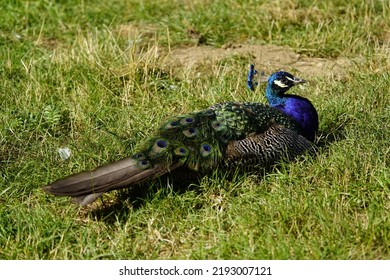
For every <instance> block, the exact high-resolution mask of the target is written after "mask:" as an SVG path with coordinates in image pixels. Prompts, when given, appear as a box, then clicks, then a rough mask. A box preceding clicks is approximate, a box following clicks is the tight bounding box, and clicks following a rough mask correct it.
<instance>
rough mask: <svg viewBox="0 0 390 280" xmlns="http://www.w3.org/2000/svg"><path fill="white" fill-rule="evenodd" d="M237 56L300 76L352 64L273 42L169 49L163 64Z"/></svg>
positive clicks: (333, 73) (340, 72)
mask: <svg viewBox="0 0 390 280" xmlns="http://www.w3.org/2000/svg"><path fill="white" fill-rule="evenodd" d="M237 56H238V57H241V58H244V59H245V60H248V62H249V63H254V64H255V65H256V68H257V69H258V70H264V71H265V72H266V73H271V72H274V71H276V70H285V71H290V72H293V73H294V74H296V75H301V76H302V77H306V78H311V77H327V78H336V79H340V78H342V77H344V76H345V75H346V74H347V72H348V68H349V67H351V66H352V63H351V62H350V61H349V60H348V59H343V58H337V59H325V58H313V57H305V56H302V55H300V54H297V53H295V52H293V51H292V50H291V49H289V48H287V47H278V46H273V45H248V44H239V45H226V46H223V47H222V48H215V47H212V46H206V45H200V46H192V47H184V48H177V49H173V50H171V52H170V54H169V55H168V56H167V59H166V63H167V64H168V65H171V66H176V67H190V68H192V67H196V66H198V65H200V64H203V65H204V64H215V63H218V62H219V61H221V60H224V59H228V58H231V57H237Z"/></svg>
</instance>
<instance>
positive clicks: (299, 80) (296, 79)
mask: <svg viewBox="0 0 390 280" xmlns="http://www.w3.org/2000/svg"><path fill="white" fill-rule="evenodd" d="M293 83H294V85H298V84H303V83H306V80H304V79H301V78H298V77H294V80H293Z"/></svg>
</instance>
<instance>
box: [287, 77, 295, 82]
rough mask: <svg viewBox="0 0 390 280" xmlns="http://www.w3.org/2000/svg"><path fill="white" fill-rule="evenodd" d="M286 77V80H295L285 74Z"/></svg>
mask: <svg viewBox="0 0 390 280" xmlns="http://www.w3.org/2000/svg"><path fill="white" fill-rule="evenodd" d="M286 79H287V80H290V81H291V82H295V80H294V79H291V78H290V77H289V76H286Z"/></svg>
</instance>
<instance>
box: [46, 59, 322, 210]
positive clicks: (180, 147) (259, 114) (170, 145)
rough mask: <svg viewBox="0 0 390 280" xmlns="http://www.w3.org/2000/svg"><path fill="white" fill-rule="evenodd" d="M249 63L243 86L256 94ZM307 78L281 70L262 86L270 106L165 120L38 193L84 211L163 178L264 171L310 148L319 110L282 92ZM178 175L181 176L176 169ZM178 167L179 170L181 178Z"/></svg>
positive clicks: (233, 106) (244, 105)
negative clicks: (105, 160) (111, 155)
mask: <svg viewBox="0 0 390 280" xmlns="http://www.w3.org/2000/svg"><path fill="white" fill-rule="evenodd" d="M256 73H257V71H256V70H255V69H254V66H253V65H251V67H250V70H249V74H248V80H247V85H248V87H249V88H250V89H252V90H253V89H254V87H255V85H256V84H255V83H253V77H254V75H255V74H256ZM301 83H305V80H303V79H300V78H297V77H294V76H293V75H292V74H290V73H288V72H284V71H278V72H275V73H273V74H272V75H271V76H270V77H269V78H268V82H267V86H266V91H265V92H266V98H267V100H268V102H269V105H265V104H261V103H256V102H235V101H231V102H224V103H219V104H215V105H212V106H211V107H209V108H207V109H205V110H202V111H198V112H193V113H189V114H186V115H180V116H175V117H172V118H170V119H168V120H167V121H166V122H164V123H162V125H161V126H160V127H159V128H158V129H157V130H156V131H155V132H154V134H152V135H151V136H150V137H149V138H148V139H146V141H145V142H144V144H143V146H142V147H141V148H140V149H139V151H138V152H137V153H135V154H133V155H131V156H129V157H126V158H124V159H121V160H119V161H116V162H113V163H109V164H106V165H103V166H101V167H98V168H96V169H94V170H92V171H84V172H81V173H78V174H74V175H70V176H68V177H66V178H63V179H59V180H57V181H55V182H53V183H51V184H49V185H47V186H44V187H43V189H44V190H45V191H46V192H47V193H49V194H53V195H57V196H70V197H73V198H74V201H75V202H76V203H78V204H79V205H80V206H86V205H88V204H90V203H92V202H93V201H95V200H96V199H97V198H98V197H100V196H101V195H102V194H103V193H105V192H109V191H112V190H116V189H121V188H126V187H132V186H134V185H138V184H139V183H141V182H145V181H147V180H153V179H156V178H158V177H160V176H162V175H165V174H170V175H171V176H175V175H176V176H186V171H188V172H189V173H190V172H196V174H199V175H204V174H207V173H210V172H211V171H212V170H215V169H216V168H227V169H232V168H236V167H237V166H260V167H266V166H270V165H272V164H274V163H276V162H278V161H281V160H283V159H287V160H291V159H293V158H295V157H297V156H298V155H301V154H303V153H305V152H307V151H312V150H313V147H314V144H313V141H314V139H315V135H316V132H317V130H318V115H317V111H316V109H315V108H314V106H313V105H312V104H311V102H310V101H309V100H308V99H306V98H303V97H300V96H296V95H289V94H286V92H287V91H288V90H289V89H290V88H291V87H293V86H294V85H297V84H301ZM179 170H180V171H179ZM183 170H184V173H183Z"/></svg>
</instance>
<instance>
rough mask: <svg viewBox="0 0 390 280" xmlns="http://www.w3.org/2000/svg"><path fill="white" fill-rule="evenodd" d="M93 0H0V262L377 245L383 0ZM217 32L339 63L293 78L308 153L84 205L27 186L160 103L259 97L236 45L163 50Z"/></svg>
mask: <svg viewBox="0 0 390 280" xmlns="http://www.w3.org/2000/svg"><path fill="white" fill-rule="evenodd" d="M95 2H96V1H76V0H74V1H55V3H54V1H43V0H41V1H19V2H16V1H2V4H1V7H0V8H1V10H2V11H3V12H2V20H1V23H0V85H1V91H0V129H1V130H0V141H1V143H0V164H1V166H0V172H1V173H0V174H1V179H0V180H1V181H0V259H166V258H172V259H389V258H390V247H389V244H390V218H389V211H390V189H389V181H390V178H389V177H390V176H389V173H390V172H389V171H390V167H389V166H390V156H389V152H390V150H389V139H390V127H389V123H390V92H389V89H390V77H389V73H390V67H389V65H390V63H389V53H390V51H389V36H390V14H389V11H390V5H389V2H388V1H380V0H377V1H359V0H354V1H349V3H348V4H347V3H346V1H330V0H327V1H308V0H302V1H293V0H289V1H233V0H223V1H206V0H203V1H202V0H198V1H168V0H166V1H165V0H162V1H135V0H134V1H99V3H95ZM230 43H237V44H241V43H242V44H254V45H256V44H257V45H259V44H263V45H264V44H265V45H266V44H274V45H279V46H286V47H289V48H292V49H293V50H294V51H295V52H297V53H299V54H301V55H304V56H307V57H323V58H337V57H344V58H345V57H346V58H348V59H350V60H351V61H353V66H351V68H350V69H349V71H347V74H346V75H345V76H343V77H342V78H341V79H331V78H321V77H317V78H313V79H312V80H311V81H310V83H309V84H308V86H306V87H305V88H303V89H299V88H296V89H294V90H293V92H295V93H297V94H301V95H303V96H306V97H308V98H309V99H310V100H312V102H313V104H314V105H315V106H316V108H317V110H318V112H319V116H320V135H319V140H318V141H319V143H321V144H322V148H321V149H320V151H319V153H318V154H317V155H316V156H313V157H305V158H303V159H301V160H299V161H297V162H294V163H289V164H288V163H284V164H281V165H280V166H278V167H275V168H274V169H273V170H271V171H270V172H267V173H265V174H263V173H260V174H257V175H254V174H250V175H249V174H248V175H237V176H235V177H234V178H232V179H229V180H228V179H225V178H224V176H223V174H220V173H216V174H212V175H210V176H208V177H205V178H204V179H203V180H202V181H201V182H200V183H197V185H196V186H193V187H191V188H190V189H189V190H188V191H187V192H178V191H177V190H176V189H175V188H174V186H169V185H168V187H167V184H166V183H164V182H161V183H157V189H158V191H156V192H155V191H152V190H150V191H149V192H148V193H147V195H146V196H144V197H143V198H142V199H136V198H130V199H127V200H124V202H122V203H119V204H117V205H116V204H115V202H116V201H118V200H120V198H121V193H115V192H114V193H111V194H108V195H107V196H106V197H105V203H106V204H108V205H106V206H105V205H104V204H102V203H101V202H97V203H96V204H95V205H94V207H93V209H87V210H80V209H78V208H76V207H75V206H74V205H72V204H70V203H69V199H67V198H56V197H51V196H48V195H47V194H45V193H44V192H43V191H42V190H41V188H40V187H41V186H43V185H45V184H47V183H49V182H51V181H53V180H55V179H58V178H60V177H63V176H65V175H68V174H71V173H73V172H78V171H81V170H84V169H90V168H94V167H96V166H98V165H100V164H103V163H106V162H110V161H114V160H117V159H120V158H122V157H124V156H126V155H129V154H131V153H133V152H134V151H135V150H136V148H137V146H138V145H139V143H140V142H141V141H142V140H143V139H144V138H145V136H147V135H148V134H149V133H151V132H152V131H153V130H154V129H155V128H156V127H157V126H158V125H159V123H160V122H161V121H163V120H164V119H165V118H167V117H168V116H171V115H175V114H181V113H184V112H189V111H192V110H198V109H203V108H205V107H207V106H208V105H211V104H212V103H215V102H220V101H226V100H255V101H259V102H265V99H264V96H263V94H262V91H263V90H264V87H263V86H262V87H261V88H260V90H258V91H256V92H254V93H252V92H249V91H247V90H246V86H245V79H246V71H247V69H248V65H249V63H251V62H252V59H251V56H250V55H248V56H242V57H237V56H235V55H231V56H230V57H227V58H224V59H223V60H221V61H219V62H216V63H213V64H207V62H203V63H201V64H199V65H198V66H197V67H182V66H180V67H182V68H180V67H178V66H176V67H175V66H172V64H167V63H166V61H167V59H169V58H168V57H167V54H168V52H169V50H170V49H171V50H172V49H176V48H183V47H185V46H189V45H190V46H195V45H211V46H214V47H216V48H218V47H221V46H223V45H226V44H230ZM252 55H256V54H252ZM269 59H270V60H272V57H270V58H269ZM288 67H289V65H286V68H287V69H288ZM258 68H260V69H261V66H258ZM268 70H270V71H272V70H278V69H268ZM288 70H290V69H288ZM302 78H305V77H302ZM61 147H69V148H70V149H71V150H72V156H71V158H70V160H68V161H62V160H61V159H60V157H59V155H58V152H57V149H58V148H61ZM110 205H114V206H110ZM99 208H100V209H103V210H97V209H99Z"/></svg>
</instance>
